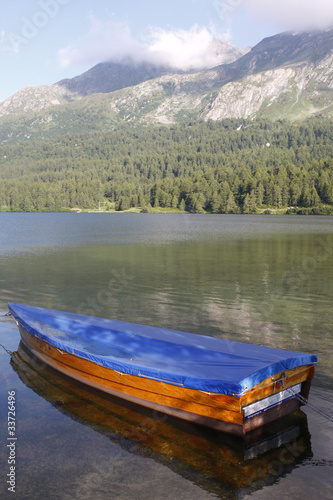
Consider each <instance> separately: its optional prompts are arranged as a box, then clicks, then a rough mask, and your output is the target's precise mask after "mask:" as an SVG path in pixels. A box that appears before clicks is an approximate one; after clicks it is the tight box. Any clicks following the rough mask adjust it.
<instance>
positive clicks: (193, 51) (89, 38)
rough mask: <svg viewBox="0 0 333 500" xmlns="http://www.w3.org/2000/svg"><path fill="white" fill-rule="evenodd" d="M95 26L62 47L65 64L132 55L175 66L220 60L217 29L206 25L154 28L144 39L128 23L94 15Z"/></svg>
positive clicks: (205, 64) (117, 59)
mask: <svg viewBox="0 0 333 500" xmlns="http://www.w3.org/2000/svg"><path fill="white" fill-rule="evenodd" d="M90 20H91V28H90V30H89V33H88V34H87V35H86V36H83V37H81V38H79V39H77V40H76V41H74V42H73V43H72V44H71V45H69V46H67V47H65V48H63V49H61V50H59V52H58V57H59V61H60V64H61V66H63V67H69V66H78V65H83V64H91V65H92V64H96V63H98V62H103V61H109V60H110V61H114V62H120V61H123V60H126V59H128V58H131V59H133V60H134V61H136V62H138V63H140V62H143V61H147V62H152V63H155V64H164V65H170V66H172V67H175V68H181V69H184V70H186V69H189V68H198V69H199V68H206V67H212V66H214V65H217V64H219V60H218V58H217V56H216V55H215V54H213V51H211V50H210V45H211V43H212V41H213V39H214V36H213V33H212V32H211V31H209V30H208V29H207V28H206V27H198V26H193V27H192V28H191V29H190V30H187V31H186V30H182V29H170V30H165V29H162V28H151V29H150V32H149V34H148V35H147V36H146V37H145V38H144V39H143V40H142V41H140V42H139V41H137V40H135V39H134V38H133V36H132V34H131V31H130V28H129V26H128V25H127V24H125V23H119V22H114V21H101V20H99V19H96V18H95V17H93V16H91V17H90Z"/></svg>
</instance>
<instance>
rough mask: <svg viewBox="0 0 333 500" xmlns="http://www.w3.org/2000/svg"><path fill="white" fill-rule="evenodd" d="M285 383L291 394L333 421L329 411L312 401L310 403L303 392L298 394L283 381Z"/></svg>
mask: <svg viewBox="0 0 333 500" xmlns="http://www.w3.org/2000/svg"><path fill="white" fill-rule="evenodd" d="M283 384H284V387H285V388H286V389H287V391H289V392H291V394H292V395H293V396H294V398H297V399H298V400H299V401H301V403H302V404H303V405H306V406H308V407H309V408H311V410H313V411H314V412H315V413H318V415H321V416H322V417H324V418H326V420H329V421H330V422H333V415H330V414H329V413H326V412H325V411H324V410H322V409H321V408H319V407H318V406H316V405H314V404H312V403H309V401H308V400H307V399H306V398H304V397H303V396H301V394H296V393H295V392H294V391H293V390H292V389H291V387H287V386H286V385H285V383H284V382H283Z"/></svg>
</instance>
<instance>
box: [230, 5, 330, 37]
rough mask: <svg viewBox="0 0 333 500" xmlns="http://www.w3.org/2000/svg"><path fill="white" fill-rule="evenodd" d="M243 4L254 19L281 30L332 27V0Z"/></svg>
mask: <svg viewBox="0 0 333 500" xmlns="http://www.w3.org/2000/svg"><path fill="white" fill-rule="evenodd" d="M226 1H227V2H228V1H230V0H226ZM233 1H234V0H233ZM236 1H237V0H236ZM243 5H244V7H247V8H248V9H249V11H250V12H251V13H252V15H253V16H255V17H256V19H259V20H261V21H264V22H267V21H269V22H270V23H274V24H275V25H276V26H278V27H279V28H280V29H282V30H307V29H326V28H331V27H333V2H332V0H244V2H243Z"/></svg>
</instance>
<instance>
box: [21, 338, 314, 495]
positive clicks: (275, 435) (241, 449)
mask: <svg viewBox="0 0 333 500" xmlns="http://www.w3.org/2000/svg"><path fill="white" fill-rule="evenodd" d="M11 365H12V367H13V368H14V370H15V371H16V372H17V373H18V375H19V377H20V378H21V380H22V381H23V382H24V384H25V385H26V386H27V387H29V388H31V389H33V390H34V392H36V393H37V394H38V395H40V396H41V397H43V398H44V399H45V400H47V401H49V402H50V403H51V404H52V405H53V406H55V407H56V408H57V409H58V410H60V411H61V412H62V413H64V414H66V415H68V416H70V417H71V418H72V419H73V420H75V421H78V422H80V423H82V424H84V425H86V426H89V427H90V428H92V429H94V430H96V431H97V432H99V433H101V434H103V435H104V436H107V437H109V438H110V439H111V440H112V441H113V442H114V443H116V444H119V445H120V446H121V447H122V448H123V449H125V450H127V451H128V452H130V453H134V454H136V455H140V456H143V457H148V456H149V457H150V458H152V459H154V460H155V461H157V462H159V463H162V464H163V465H166V466H168V467H169V468H170V469H172V470H173V471H174V472H176V473H177V474H179V475H180V476H182V477H186V478H187V479H189V480H190V481H192V482H193V483H195V484H198V485H200V487H203V488H205V489H206V490H207V491H211V492H214V493H219V492H220V493H222V492H226V490H227V491H228V492H229V494H231V495H232V496H233V495H235V496H237V494H238V493H239V492H241V491H244V490H246V491H248V492H252V491H256V490H258V489H261V488H262V487H263V486H265V485H269V484H272V483H274V482H275V481H276V480H277V479H278V478H279V477H281V476H282V475H285V474H287V473H289V472H291V471H292V470H293V469H294V467H295V466H296V465H298V464H300V463H301V462H302V461H303V460H304V459H305V458H307V457H309V456H311V455H312V452H311V444H310V434H309V431H308V427H307V418H306V415H305V414H304V413H303V412H301V411H298V412H296V413H294V414H291V415H289V416H288V417H285V418H283V419H281V420H280V422H277V423H274V424H270V425H269V428H267V427H266V428H263V429H261V430H259V432H257V431H256V433H255V434H250V435H249V436H247V438H246V439H245V440H241V439H238V438H235V437H231V436H229V435H226V434H223V433H219V432H215V431H212V430H208V429H205V428H202V427H199V426H195V425H193V424H189V423H187V422H183V421H179V420H177V419H174V418H172V417H169V416H166V415H163V414H157V413H156V412H153V411H151V410H149V409H146V408H143V407H139V406H136V405H133V404H131V403H129V402H125V401H122V400H119V399H117V398H114V397H111V396H106V395H104V394H102V393H100V392H98V391H94V390H91V389H88V388H86V387H84V386H82V385H79V384H77V383H75V382H73V381H72V380H70V379H68V378H67V377H64V376H62V375H60V374H58V373H57V372H56V371H54V370H53V369H51V368H49V367H47V366H46V365H44V364H43V363H42V362H41V361H39V360H38V359H37V358H35V357H34V356H33V355H32V354H31V353H30V352H28V351H27V349H26V348H25V346H24V345H23V344H22V343H21V344H20V346H19V348H18V351H17V352H14V353H13V354H12V359H11Z"/></svg>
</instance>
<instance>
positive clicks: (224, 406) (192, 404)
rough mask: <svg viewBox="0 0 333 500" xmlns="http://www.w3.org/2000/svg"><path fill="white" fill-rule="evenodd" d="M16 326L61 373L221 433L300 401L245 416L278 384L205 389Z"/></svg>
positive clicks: (238, 430)
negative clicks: (141, 372) (83, 353)
mask: <svg viewBox="0 0 333 500" xmlns="http://www.w3.org/2000/svg"><path fill="white" fill-rule="evenodd" d="M19 329H20V333H21V337H22V340H23V342H24V343H25V344H26V346H27V347H28V348H29V349H30V350H31V351H32V352H33V353H34V354H35V355H36V356H37V357H39V358H40V359H42V360H43V361H44V362H46V363H47V364H49V365H50V366H52V367H53V368H55V369H57V370H58V371H60V372H61V373H64V374H65V375H68V376H70V377H72V378H74V379H76V380H78V381H80V382H83V383H85V384H88V385H90V386H92V387H94V388H97V389H100V390H102V391H104V392H107V393H109V394H112V395H114V396H117V397H120V398H123V399H126V400H128V401H131V402H133V403H136V404H140V405H143V406H147V407H149V408H152V409H154V410H156V411H161V412H164V413H166V414H169V415H172V416H175V417H178V418H182V419H185V420H189V421H192V422H195V423H197V424H200V425H204V426H207V427H212V428H214V429H217V430H220V431H223V432H229V433H232V434H235V435H238V436H243V435H245V433H246V432H249V431H250V430H252V429H255V428H257V427H259V426H261V425H264V423H268V422H270V421H272V420H275V419H276V418H279V417H280V416H282V415H285V414H287V413H289V412H290V411H293V410H294V409H296V408H298V407H299V406H300V404H299V402H298V401H297V400H296V399H293V400H291V401H292V404H291V403H290V401H289V402H288V401H287V402H284V403H281V404H280V405H278V406H277V407H275V408H274V409H271V410H269V411H267V412H264V413H263V414H261V415H257V416H255V417H252V418H249V419H247V420H245V418H244V414H243V411H242V407H243V406H246V405H248V404H250V403H252V402H255V401H257V400H260V399H263V398H265V397H267V395H270V394H272V393H274V392H279V391H281V390H283V387H282V388H279V387H277V385H276V384H274V383H272V380H271V379H269V380H268V382H269V384H268V385H269V389H267V387H265V386H264V385H263V383H262V384H260V387H259V389H256V388H254V389H255V390H253V391H250V392H249V393H248V394H245V395H244V396H242V397H237V396H229V395H225V394H211V393H205V392H202V391H197V390H194V389H188V388H185V387H180V386H175V385H171V384H167V383H165V382H160V381H156V380H151V379H148V378H144V377H139V376H134V375H127V374H123V373H120V372H117V371H114V370H111V369H110V368H106V367H103V366H101V365H98V364H96V363H93V362H92V361H90V360H87V359H83V358H79V357H77V356H75V355H74V354H69V353H67V352H65V351H61V350H60V349H57V348H55V347H53V346H51V345H49V344H48V343H47V342H44V341H42V340H41V339H39V338H38V337H35V336H33V335H30V334H29V333H28V332H27V331H26V330H25V329H24V328H23V327H22V326H21V325H20V324H19ZM310 371H311V370H310V368H306V369H302V370H301V372H300V373H292V374H291V375H290V377H289V379H290V380H292V381H293V380H294V377H296V378H297V383H299V382H300V381H302V382H303V380H307V379H308V378H309V372H310ZM311 373H312V372H311ZM300 379H302V380H300ZM290 385H293V383H289V380H288V386H290ZM269 391H270V392H269ZM272 391H273V392H272ZM287 403H288V404H287ZM282 407H283V408H282ZM284 408H285V409H284ZM266 414H267V415H266Z"/></svg>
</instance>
